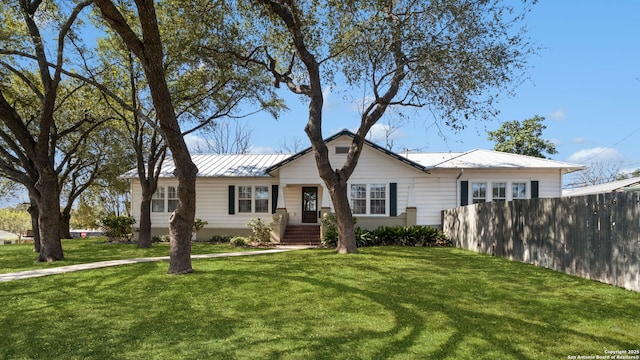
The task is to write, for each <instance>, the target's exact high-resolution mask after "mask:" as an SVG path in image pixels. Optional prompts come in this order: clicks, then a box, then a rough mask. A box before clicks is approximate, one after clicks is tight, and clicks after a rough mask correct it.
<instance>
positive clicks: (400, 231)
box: [323, 226, 451, 247]
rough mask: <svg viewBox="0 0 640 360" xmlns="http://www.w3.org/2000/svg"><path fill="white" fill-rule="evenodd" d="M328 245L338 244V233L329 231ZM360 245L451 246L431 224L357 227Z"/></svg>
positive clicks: (357, 238)
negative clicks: (372, 228)
mask: <svg viewBox="0 0 640 360" xmlns="http://www.w3.org/2000/svg"><path fill="white" fill-rule="evenodd" d="M323 243H324V245H326V246H336V245H337V243H338V233H337V231H335V232H331V231H330V232H328V233H327V234H325V239H324V240H323ZM356 243H357V245H358V247H365V246H385V245H386V246H451V241H450V240H449V239H448V238H447V236H446V235H445V233H444V232H443V231H442V230H439V229H436V228H433V227H431V226H380V227H378V228H377V229H375V230H366V229H361V228H359V227H357V228H356Z"/></svg>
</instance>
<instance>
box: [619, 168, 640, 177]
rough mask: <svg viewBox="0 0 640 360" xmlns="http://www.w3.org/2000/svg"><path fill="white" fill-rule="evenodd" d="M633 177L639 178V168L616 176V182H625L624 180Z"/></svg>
mask: <svg viewBox="0 0 640 360" xmlns="http://www.w3.org/2000/svg"><path fill="white" fill-rule="evenodd" d="M634 177H640V168H638V169H635V170H633V171H631V172H629V173H620V174H618V178H617V179H618V180H625V179H630V178H634Z"/></svg>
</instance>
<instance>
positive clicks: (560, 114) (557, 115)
mask: <svg viewBox="0 0 640 360" xmlns="http://www.w3.org/2000/svg"><path fill="white" fill-rule="evenodd" d="M549 117H550V118H551V119H553V120H556V121H563V120H564V118H565V112H564V109H558V110H556V111H553V112H550V113H549Z"/></svg>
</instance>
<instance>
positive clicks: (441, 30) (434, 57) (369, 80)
mask: <svg viewBox="0 0 640 360" xmlns="http://www.w3.org/2000/svg"><path fill="white" fill-rule="evenodd" d="M531 3H532V2H528V1H523V6H522V7H520V8H517V7H516V6H514V5H512V4H504V3H503V2H501V1H495V0H485V1H470V0H447V1H402V0H398V1H377V2H371V1H326V2H318V1H303V0H299V1H298V0H293V1H291V0H289V1H284V0H259V1H239V2H229V3H227V2H220V3H217V4H218V5H216V6H219V7H220V9H219V10H223V11H229V12H232V13H234V14H236V16H235V17H231V18H229V19H227V22H226V23H225V24H226V25H227V27H226V29H227V30H228V29H231V31H233V33H234V34H237V36H236V38H237V39H238V40H237V41H234V42H231V43H229V42H221V41H218V40H216V37H210V38H209V39H214V40H213V41H211V42H209V43H206V44H204V46H207V47H210V48H216V49H220V50H221V52H223V53H227V54H232V55H234V56H235V57H236V58H237V59H239V60H240V61H241V62H243V63H244V64H247V65H255V66H256V67H257V68H259V69H262V70H263V71H264V72H266V73H268V74H271V76H272V77H273V80H274V85H275V86H276V87H279V86H280V85H281V84H282V85H284V86H285V87H286V88H287V89H288V90H289V91H291V92H293V93H295V94H298V95H301V96H302V98H303V101H306V102H308V104H309V113H308V120H307V122H306V126H305V128H304V129H305V133H306V134H307V136H308V137H309V140H310V142H311V146H312V148H313V151H314V154H315V159H316V165H317V168H318V172H319V175H320V177H321V178H322V179H323V180H324V183H325V185H326V189H327V191H328V192H329V194H330V196H331V200H332V203H333V206H334V210H335V212H336V214H337V220H338V232H339V240H338V246H337V248H336V251H337V252H340V253H351V252H357V248H356V245H355V233H354V225H353V217H352V213H351V209H350V205H349V198H348V190H347V181H348V179H349V177H350V176H351V174H352V173H353V171H354V169H355V166H356V164H357V162H358V159H359V156H360V153H361V151H362V146H363V144H364V139H365V137H366V135H367V133H368V132H369V131H370V130H371V128H372V127H373V125H375V124H376V122H377V121H378V120H380V119H381V118H382V117H383V116H384V114H385V113H386V112H387V110H388V109H389V108H390V107H410V108H427V109H429V110H430V111H431V113H433V114H436V116H437V117H438V118H440V119H442V120H443V121H444V122H445V123H446V124H447V125H449V126H451V127H453V128H456V129H458V128H462V127H464V126H465V122H466V121H467V120H472V119H480V120H481V119H487V118H491V117H493V116H495V114H496V109H495V107H494V105H495V101H496V100H497V99H498V98H499V97H501V96H504V94H505V93H509V92H510V91H511V89H512V87H513V86H514V84H516V83H517V82H518V80H519V79H520V78H521V76H522V74H523V70H524V68H525V64H526V57H527V55H528V54H530V53H531V52H532V51H533V50H534V49H533V48H532V47H531V44H529V43H528V41H527V39H526V37H525V36H524V34H525V32H524V30H523V29H519V28H516V27H515V25H516V24H518V23H519V22H520V21H521V20H522V19H523V16H524V14H525V13H526V12H527V10H528V7H529V5H530V4H531ZM337 74H340V76H341V77H342V78H344V79H345V81H346V84H347V86H349V87H350V89H361V90H363V94H364V95H363V107H362V109H363V110H362V114H361V118H360V126H359V128H358V129H357V130H356V131H355V134H356V136H354V138H353V141H352V144H351V146H350V149H349V152H348V154H347V157H346V160H345V162H344V163H343V164H331V163H330V161H329V156H328V149H327V147H326V145H325V143H324V141H323V133H322V109H323V104H324V97H323V90H324V86H326V85H331V84H332V83H333V82H334V81H335V79H336V75H337Z"/></svg>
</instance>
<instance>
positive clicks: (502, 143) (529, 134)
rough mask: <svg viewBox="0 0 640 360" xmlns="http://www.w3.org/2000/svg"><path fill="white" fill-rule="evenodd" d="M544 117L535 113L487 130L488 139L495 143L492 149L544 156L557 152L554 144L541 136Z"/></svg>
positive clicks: (543, 127)
mask: <svg viewBox="0 0 640 360" xmlns="http://www.w3.org/2000/svg"><path fill="white" fill-rule="evenodd" d="M543 121H544V117H542V116H538V115H535V116H534V117H533V118H531V119H525V120H523V121H522V122H519V121H518V120H513V121H507V122H505V123H503V124H502V126H501V127H500V129H498V130H495V131H489V132H488V134H489V140H490V141H494V142H495V143H496V145H495V147H494V150H496V151H503V152H508V153H512V154H520V155H527V156H534V157H539V158H543V159H544V158H546V156H545V155H544V153H547V154H549V155H553V154H557V153H558V151H557V150H556V147H555V145H554V144H553V143H552V142H551V141H548V140H544V139H543V138H542V131H543V130H544V129H546V128H547V127H546V126H545V125H543V124H542V122H543Z"/></svg>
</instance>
